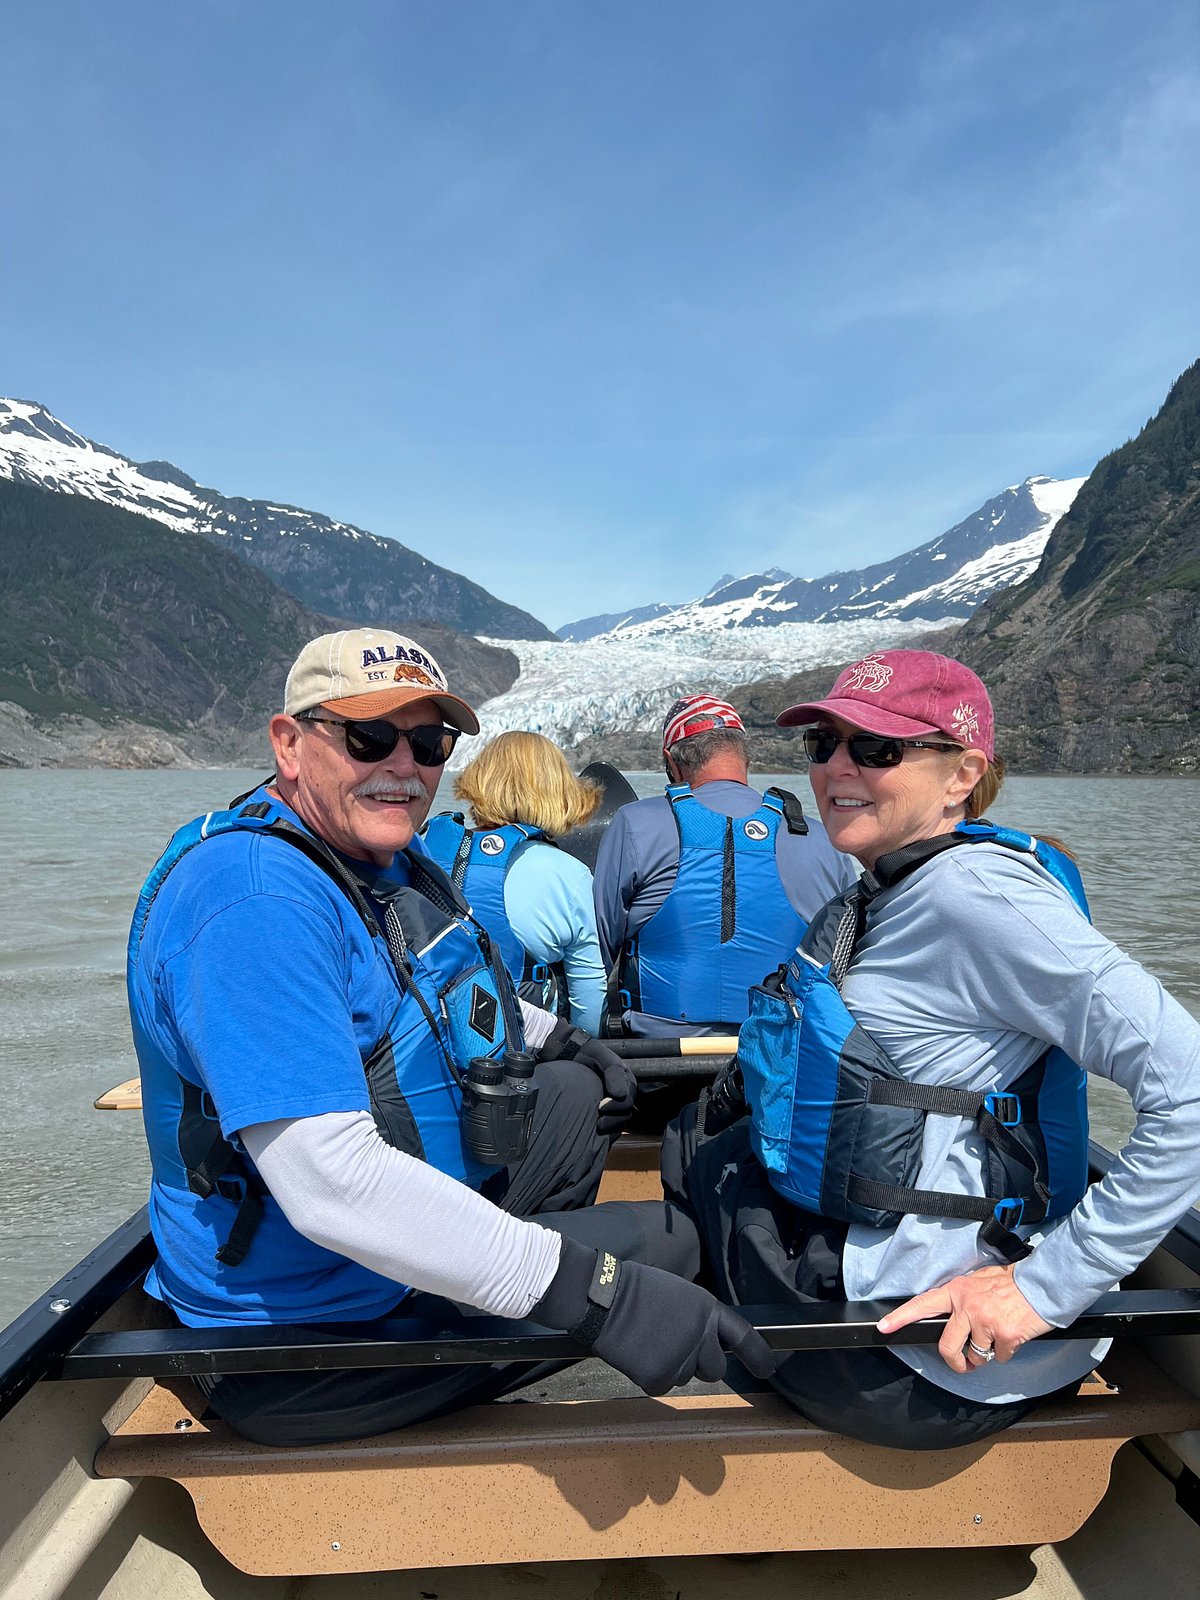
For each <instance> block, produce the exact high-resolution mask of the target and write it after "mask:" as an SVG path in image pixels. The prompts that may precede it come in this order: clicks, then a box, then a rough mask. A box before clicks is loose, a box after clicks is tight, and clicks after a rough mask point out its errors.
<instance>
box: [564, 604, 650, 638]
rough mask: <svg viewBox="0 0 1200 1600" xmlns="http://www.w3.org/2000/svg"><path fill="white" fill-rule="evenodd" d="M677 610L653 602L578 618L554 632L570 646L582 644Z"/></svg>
mask: <svg viewBox="0 0 1200 1600" xmlns="http://www.w3.org/2000/svg"><path fill="white" fill-rule="evenodd" d="M678 609H679V608H678V606H676V605H667V604H663V603H662V602H660V601H655V602H654V604H653V605H648V606H635V607H634V609H633V610H632V611H604V612H602V613H601V614H600V615H599V616H597V617H580V619H579V621H578V622H568V623H567V625H566V626H565V627H563V628H559V629H557V630H556V631H557V633H558V637H559V638H560V639H566V640H567V641H568V642H569V643H571V644H582V643H583V641H584V640H585V639H595V638H596V637H597V636H598V635H599V634H602V633H617V632H619V631H620V630H621V629H622V628H630V627H632V626H633V625H634V624H635V623H638V622H653V621H654V620H655V618H657V617H662V616H665V615H666V614H667V612H669V611H677V610H678Z"/></svg>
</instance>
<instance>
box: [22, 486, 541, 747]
mask: <svg viewBox="0 0 1200 1600" xmlns="http://www.w3.org/2000/svg"><path fill="white" fill-rule="evenodd" d="M338 625H339V624H338V623H337V622H335V621H332V620H331V619H330V618H329V617H327V616H323V615H321V614H319V613H317V612H314V611H312V610H311V609H310V608H309V607H308V606H306V605H304V604H303V602H301V601H300V600H298V599H297V598H296V597H295V596H294V595H292V594H289V593H287V592H286V591H285V590H283V589H281V588H280V587H279V586H278V585H277V584H275V583H273V582H272V581H271V579H270V578H268V577H267V576H266V574H265V573H262V572H260V571H259V570H258V569H257V568H255V567H253V566H251V565H250V564H249V563H248V562H246V561H245V560H243V559H242V557H241V556H240V555H239V554H237V553H236V552H234V551H233V550H231V549H229V548H228V546H218V545H216V544H214V543H212V542H210V541H208V540H206V539H203V538H198V537H196V535H194V534H192V533H186V532H179V531H176V530H173V529H171V528H164V527H163V526H162V525H161V524H160V523H157V522H154V521H151V520H150V519H149V518H148V517H144V516H138V515H134V514H133V513H131V512H128V511H124V510H120V509H118V508H116V507H114V506H110V505H106V504H102V503H98V502H97V501H95V500H89V499H84V498H83V497H81V496H78V495H68V494H61V493H50V492H48V491H46V490H44V489H41V488H34V487H32V486H30V485H27V484H16V483H11V482H3V481H0V703H2V707H0V765H29V764H35V763H38V762H52V763H60V762H66V763H68V764H71V765H107V766H158V765H168V764H170V765H176V764H187V763H189V762H237V761H243V760H246V761H252V762H258V761H261V760H263V759H264V756H265V749H266V744H265V738H264V729H265V726H266V722H267V720H268V718H269V717H270V715H271V713H272V712H273V711H275V710H278V708H279V706H280V703H281V701H282V695H283V683H284V678H285V677H286V675H287V669H288V667H289V665H290V664H291V662H292V660H293V659H294V657H295V655H296V653H297V652H298V651H299V649H300V647H301V646H302V645H303V644H304V643H305V642H306V641H307V640H309V639H311V638H314V637H315V636H316V635H317V634H320V633H323V632H326V631H328V630H329V629H330V628H332V627H336V626H338ZM412 629H413V631H414V632H416V633H418V635H419V637H420V639H421V640H422V642H423V643H427V644H428V645H429V647H430V649H431V650H432V651H433V653H434V654H435V655H436V656H437V658H438V660H439V662H440V663H441V665H442V666H443V668H444V669H445V670H446V672H447V674H448V676H449V678H450V681H451V683H452V684H453V685H454V687H455V688H456V689H457V690H459V691H460V692H462V693H463V694H464V695H465V697H466V698H467V699H468V700H471V699H474V700H476V701H481V700H486V699H490V698H491V697H493V696H494V695H496V694H499V693H503V692H504V690H506V689H507V688H508V687H509V686H510V685H511V684H512V682H513V681H514V679H515V678H516V675H517V661H516V658H515V657H514V656H513V655H512V654H511V652H509V651H506V650H500V649H496V648H495V647H493V646H490V645H484V644H481V643H480V642H479V641H478V640H477V639H470V638H465V637H464V636H462V635H460V634H457V633H455V632H454V631H453V630H451V629H449V628H445V627H442V626H438V625H434V624H429V623H423V624H419V623H415V622H414V623H413V624H412Z"/></svg>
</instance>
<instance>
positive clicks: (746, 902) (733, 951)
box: [618, 783, 808, 1028]
mask: <svg viewBox="0 0 1200 1600" xmlns="http://www.w3.org/2000/svg"><path fill="white" fill-rule="evenodd" d="M667 798H668V800H669V801H670V802H671V814H672V816H673V817H674V819H675V826H676V828H677V829H678V830H679V870H678V873H677V874H676V877H675V882H674V883H673V884H672V885H671V888H670V891H669V893H668V894H667V898H666V899H665V900H664V902H663V904H662V905H661V906H660V907H659V909H658V910H657V911H656V912H655V913H654V915H653V916H652V917H651V918H650V920H649V921H648V922H646V923H644V924H643V926H642V927H641V928H639V929H638V931H637V932H636V933H635V934H634V935H633V937H632V938H631V939H629V940H627V941H626V943H625V946H624V948H623V950H622V953H621V960H620V966H619V972H618V983H619V989H620V1002H621V1005H622V1007H623V1008H624V1009H626V1010H632V1011H642V1012H651V1013H653V1015H655V1016H659V1017H670V1018H674V1019H677V1020H678V1021H680V1022H686V1023H689V1024H692V1025H699V1026H702V1027H718V1028H719V1027H725V1028H736V1027H737V1026H738V1025H739V1024H740V1023H742V1022H744V1021H745V1018H746V1013H747V1008H748V1003H749V1002H748V995H749V991H750V988H751V986H752V985H753V984H756V983H760V982H761V981H762V978H763V975H764V974H765V973H767V972H769V971H770V970H771V969H772V968H773V967H777V966H778V965H779V963H780V962H781V961H785V960H786V959H787V957H788V955H789V954H790V953H791V952H792V951H793V950H794V949H795V948H796V945H797V943H798V942H799V940H800V939H801V937H802V936H803V934H804V931H805V927H806V924H805V921H804V919H803V917H801V916H800V914H799V913H798V912H797V911H796V910H795V909H794V907H793V906H792V903H791V901H790V900H789V899H788V897H787V893H786V891H785V889H784V887H783V884H782V883H781V882H780V878H779V868H778V866H777V864H776V860H775V837H776V835H777V834H778V832H779V829H780V827H781V826H782V825H784V823H785V821H786V824H787V826H788V827H789V829H790V830H791V831H792V832H796V833H807V831H808V824H807V823H806V822H805V821H804V818H803V814H802V812H801V811H800V803H799V801H798V800H796V798H795V796H794V795H790V794H785V793H784V792H783V791H781V790H776V789H771V790H768V792H767V793H766V794H765V795H764V796H763V802H762V804H761V805H760V806H759V807H758V809H757V810H756V811H753V812H752V813H751V814H750V815H749V816H748V817H727V816H726V815H725V814H724V812H721V811H710V810H709V808H708V807H707V806H705V805H702V804H701V802H700V801H699V800H697V799H696V797H695V796H694V795H693V793H692V791H691V789H690V788H689V787H688V785H687V784H685V783H681V784H675V785H672V786H671V787H670V788H668V790H667Z"/></svg>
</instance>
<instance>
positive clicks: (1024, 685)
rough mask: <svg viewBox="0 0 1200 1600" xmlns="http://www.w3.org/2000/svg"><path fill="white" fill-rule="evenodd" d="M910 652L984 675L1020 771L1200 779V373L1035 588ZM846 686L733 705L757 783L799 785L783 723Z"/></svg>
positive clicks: (1075, 512)
mask: <svg viewBox="0 0 1200 1600" xmlns="http://www.w3.org/2000/svg"><path fill="white" fill-rule="evenodd" d="M914 643H919V645H920V647H921V648H922V649H936V650H943V651H945V652H947V653H948V654H951V655H956V656H959V657H960V658H961V659H962V660H964V661H966V662H968V663H969V664H970V665H971V666H972V667H974V668H975V670H976V671H977V672H978V673H979V674H980V676H981V677H982V678H983V680H984V682H985V683H986V684H987V685H988V689H989V691H990V692H991V695H992V698H993V701H994V704H995V708H996V722H997V736H996V742H997V748H998V749H999V750H1000V752H1001V753H1002V754H1003V755H1004V756H1005V758H1006V759H1007V761H1008V763H1009V766H1010V768H1011V769H1012V770H1014V771H1018V772H1131V773H1132V772H1163V773H1170V772H1176V773H1200V362H1196V363H1195V364H1193V365H1192V366H1190V367H1189V368H1188V369H1187V371H1186V372H1184V373H1183V375H1182V376H1181V377H1180V378H1179V379H1178V380H1177V382H1176V383H1175V384H1174V385H1173V386H1172V388H1171V391H1170V393H1169V394H1168V396H1167V398H1166V401H1165V402H1164V404H1163V406H1162V409H1161V410H1160V411H1159V412H1158V414H1157V415H1156V416H1155V417H1153V418H1151V420H1150V421H1149V422H1148V423H1147V424H1146V426H1145V427H1144V428H1143V429H1142V431H1141V432H1140V433H1139V434H1138V436H1137V437H1136V438H1135V439H1131V440H1129V441H1128V442H1127V443H1126V444H1123V445H1122V446H1121V447H1120V448H1119V449H1117V450H1114V451H1113V452H1112V453H1111V454H1110V455H1107V456H1105V457H1104V459H1103V460H1102V461H1101V462H1100V463H1099V464H1098V465H1097V467H1096V468H1095V470H1094V471H1093V472H1092V474H1091V476H1090V477H1089V478H1088V479H1087V482H1086V483H1085V484H1084V486H1083V488H1082V489H1081V490H1080V491H1079V495H1078V497H1077V499H1076V500H1075V502H1074V504H1073V505H1072V507H1071V509H1070V511H1069V512H1068V513H1067V515H1066V516H1064V517H1063V519H1062V521H1061V522H1060V523H1059V524H1058V526H1057V527H1056V528H1055V530H1054V532H1053V534H1052V535H1051V537H1050V540H1049V542H1048V543H1047V545H1046V549H1045V553H1044V554H1043V556H1042V559H1041V561H1040V562H1039V564H1038V567H1037V569H1036V571H1035V572H1034V573H1033V574H1032V576H1031V577H1029V578H1028V579H1027V580H1026V581H1025V582H1024V583H1022V584H1019V585H1017V586H1016V587H1014V588H1011V589H1006V590H1005V591H1004V592H1003V593H1001V594H997V595H995V596H993V597H992V598H991V599H990V600H988V601H987V602H986V604H984V605H983V606H981V607H980V608H979V610H978V611H977V612H976V613H975V615H974V616H973V617H971V618H970V620H969V621H967V622H966V623H964V624H963V625H962V626H961V627H959V628H957V629H954V630H950V631H947V632H943V633H940V634H927V635H925V636H924V637H923V638H922V639H921V640H919V641H914ZM838 670H839V667H838V666H837V665H836V664H834V665H830V666H827V667H821V668H818V669H816V670H812V671H806V672H802V673H798V674H795V675H793V676H791V677H787V678H779V677H773V678H768V679H760V680H759V681H758V682H756V683H751V684H744V685H742V686H741V687H739V688H735V689H733V690H731V691H730V693H729V698H730V699H731V700H732V701H733V703H734V704H735V705H737V706H738V708H739V710H741V711H742V714H743V716H744V717H745V718H746V721H747V726H749V727H751V728H753V729H754V731H755V747H756V752H757V755H758V764H759V767H760V769H762V770H767V771H769V770H772V769H773V770H776V771H787V770H788V768H789V765H790V763H789V761H788V757H789V753H790V752H791V751H792V750H793V749H794V746H792V745H790V744H789V742H788V735H787V734H786V732H785V731H784V730H782V729H778V728H776V727H775V726H774V719H775V717H776V715H777V714H778V712H779V711H780V710H782V708H783V707H784V706H787V705H794V704H795V703H796V702H797V701H800V700H807V699H812V698H814V697H819V696H820V695H822V694H823V693H825V691H826V690H827V689H828V687H829V685H830V684H831V683H832V681H833V679H834V677H835V676H836V674H837V672H838Z"/></svg>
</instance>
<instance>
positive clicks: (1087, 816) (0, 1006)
mask: <svg viewBox="0 0 1200 1600" xmlns="http://www.w3.org/2000/svg"><path fill="white" fill-rule="evenodd" d="M256 777H257V775H256V774H254V773H240V772H230V771H183V772H180V771H170V772H95V771H88V772H68V771H58V770H48V769H41V770H34V771H19V770H3V771H0V851H2V859H3V860H4V861H5V862H6V863H7V867H6V871H5V873H4V876H3V881H2V882H0V1095H2V1096H3V1103H4V1105H5V1108H6V1116H5V1122H6V1125H7V1127H8V1129H9V1135H8V1140H9V1142H8V1147H7V1150H6V1153H5V1156H4V1158H3V1161H2V1162H0V1327H2V1326H3V1325H4V1324H5V1323H6V1322H8V1321H9V1320H10V1319H11V1318H12V1317H13V1316H15V1315H16V1313H17V1312H18V1311H20V1310H21V1309H22V1308H23V1307H24V1306H25V1305H26V1304H27V1303H28V1302H29V1301H30V1300H31V1299H32V1298H33V1297H34V1296H35V1295H36V1294H38V1293H40V1292H41V1291H42V1290H43V1289H45V1288H46V1287H47V1286H48V1285H49V1284H51V1283H52V1282H53V1281H54V1280H55V1279H56V1278H57V1277H59V1276H60V1275H61V1273H62V1272H63V1271H65V1270H66V1269H67V1268H68V1267H69V1266H71V1265H72V1264H73V1263H74V1262H75V1261H76V1260H78V1258H79V1257H80V1256H81V1255H82V1254H84V1253H85V1252H86V1251H87V1250H88V1249H90V1248H91V1247H92V1246H93V1245H95V1244H96V1243H98V1242H99V1240H101V1239H102V1238H103V1237H104V1236H105V1235H106V1234H107V1233H108V1232H110V1231H111V1230H112V1229H113V1228H114V1227H116V1226H117V1224H118V1223H120V1222H122V1221H124V1219H125V1218H126V1217H127V1216H128V1215H129V1213H130V1212H131V1211H133V1210H134V1209H135V1208H136V1207H137V1206H139V1205H140V1204H141V1203H142V1201H143V1200H144V1198H145V1189H146V1178H147V1170H148V1164H147V1160H146V1154H145V1147H144V1144H143V1141H142V1131H141V1119H140V1118H139V1117H138V1116H137V1115H136V1114H135V1113H129V1112H97V1111H94V1110H93V1109H92V1101H93V1100H94V1099H95V1097H96V1096H97V1095H98V1094H100V1093H102V1092H103V1091H104V1090H105V1089H108V1088H111V1087H112V1085H113V1084H115V1083H118V1082H120V1081H121V1080H122V1079H125V1078H129V1077H132V1076H133V1075H134V1074H135V1073H136V1071H137V1064H136V1062H135V1060H134V1058H133V1049H132V1045H131V1043H130V1037H129V1025H128V1022H127V1019H126V1014H125V995H124V979H123V970H124V947H125V934H126V930H127V927H128V923H129V915H130V911H131V909H132V906H133V902H134V899H135V897H136V895H137V891H138V888H139V886H140V884H141V881H142V879H143V877H144V876H145V874H146V872H147V871H148V870H149V868H150V867H151V865H152V864H153V862H154V860H155V859H156V857H157V855H158V853H159V851H160V850H161V849H162V846H163V844H164V843H165V842H166V839H167V838H168V836H169V835H170V833H171V832H172V830H173V829H174V827H176V826H177V825H178V824H179V823H180V822H183V821H185V820H187V819H188V818H190V817H192V816H195V815H197V814H199V813H200V812H203V811H208V810H212V809H214V808H216V807H219V806H222V805H224V804H226V803H227V802H228V801H229V800H230V799H231V798H232V797H233V796H234V795H236V794H239V793H240V792H242V791H243V790H245V789H247V788H249V787H250V785H251V784H252V783H253V782H254V781H255V780H256ZM759 781H760V782H761V783H763V784H764V785H765V784H766V783H767V782H768V781H773V780H769V779H767V778H765V777H764V778H762V779H760V780H759ZM777 781H779V782H780V783H782V784H783V785H784V786H786V787H792V788H794V789H796V790H797V792H799V793H800V795H801V797H802V798H803V799H804V800H805V801H806V803H807V802H809V800H810V795H809V791H808V787H807V782H806V780H805V779H804V778H801V777H795V776H792V777H787V778H781V779H779V780H777ZM634 782H635V786H636V787H637V789H638V792H639V793H642V794H653V793H657V792H659V789H660V787H661V782H662V780H661V779H660V778H659V777H657V776H656V775H654V774H650V773H645V774H637V775H635V778H634ZM1198 799H1200V786H1198V785H1197V784H1196V783H1194V782H1189V781H1188V780H1180V779H1170V778H1024V779H1012V780H1010V783H1009V785H1008V787H1007V789H1006V791H1005V795H1004V797H1003V799H1002V801H1001V803H1000V804H999V805H998V806H997V807H996V810H995V812H994V816H995V819H996V820H997V821H1003V822H1010V823H1013V824H1017V825H1020V826H1022V827H1025V828H1028V829H1030V830H1031V831H1033V832H1035V833H1037V832H1046V833H1054V834H1058V835H1061V836H1062V837H1064V838H1066V839H1067V840H1068V841H1069V842H1070V843H1071V844H1072V845H1073V846H1074V847H1075V849H1076V850H1077V853H1078V854H1079V857H1080V861H1081V865H1082V868H1083V873H1084V879H1085V881H1086V883H1087V886H1088V890H1089V894H1090V896H1091V900H1092V905H1093V910H1094V913H1095V917H1096V921H1097V923H1098V924H1099V925H1100V926H1101V927H1102V928H1103V929H1104V930H1105V931H1106V932H1107V933H1108V934H1109V935H1110V936H1111V937H1112V938H1113V939H1115V940H1116V941H1117V942H1118V943H1119V944H1121V945H1122V946H1124V947H1125V948H1126V949H1127V950H1129V951H1130V952H1131V953H1132V954H1133V955H1135V956H1136V957H1137V958H1138V959H1139V960H1140V961H1142V962H1143V963H1144V964H1145V965H1146V966H1147V967H1149V968H1150V970H1151V971H1152V972H1154V973H1155V974H1157V976H1158V977H1160V978H1161V979H1162V980H1163V982H1164V983H1165V984H1166V985H1167V987H1168V988H1169V989H1170V990H1171V991H1172V992H1173V993H1174V994H1175V996H1176V997H1177V998H1178V999H1179V1000H1180V1001H1181V1002H1182V1003H1183V1004H1184V1005H1185V1006H1187V1007H1188V1008H1189V1009H1190V1010H1191V1012H1192V1014H1193V1015H1195V1016H1197V1017H1200V956H1198V955H1197V950H1196V945H1195V931H1194V930H1195V911H1194V908H1195V906H1196V904H1197V902H1198V901H1200V864H1198V862H1197V853H1196V848H1195V847H1196V842H1197V827H1196V822H1195V812H1194V808H1195V805H1196V802H1197V800H1198ZM1100 1087H1101V1089H1102V1091H1107V1092H1103V1093H1101V1094H1100V1095H1098V1096H1097V1097H1096V1103H1095V1105H1094V1118H1095V1128H1094V1131H1095V1132H1096V1134H1097V1135H1098V1136H1099V1137H1100V1138H1101V1139H1102V1140H1103V1141H1105V1142H1108V1143H1115V1142H1119V1141H1120V1138H1121V1137H1122V1136H1123V1132H1124V1130H1125V1128H1126V1127H1127V1126H1128V1107H1127V1105H1126V1104H1123V1103H1122V1097H1121V1096H1120V1095H1119V1094H1118V1093H1115V1092H1112V1091H1109V1090H1108V1086H1106V1085H1102V1086H1100Z"/></svg>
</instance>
